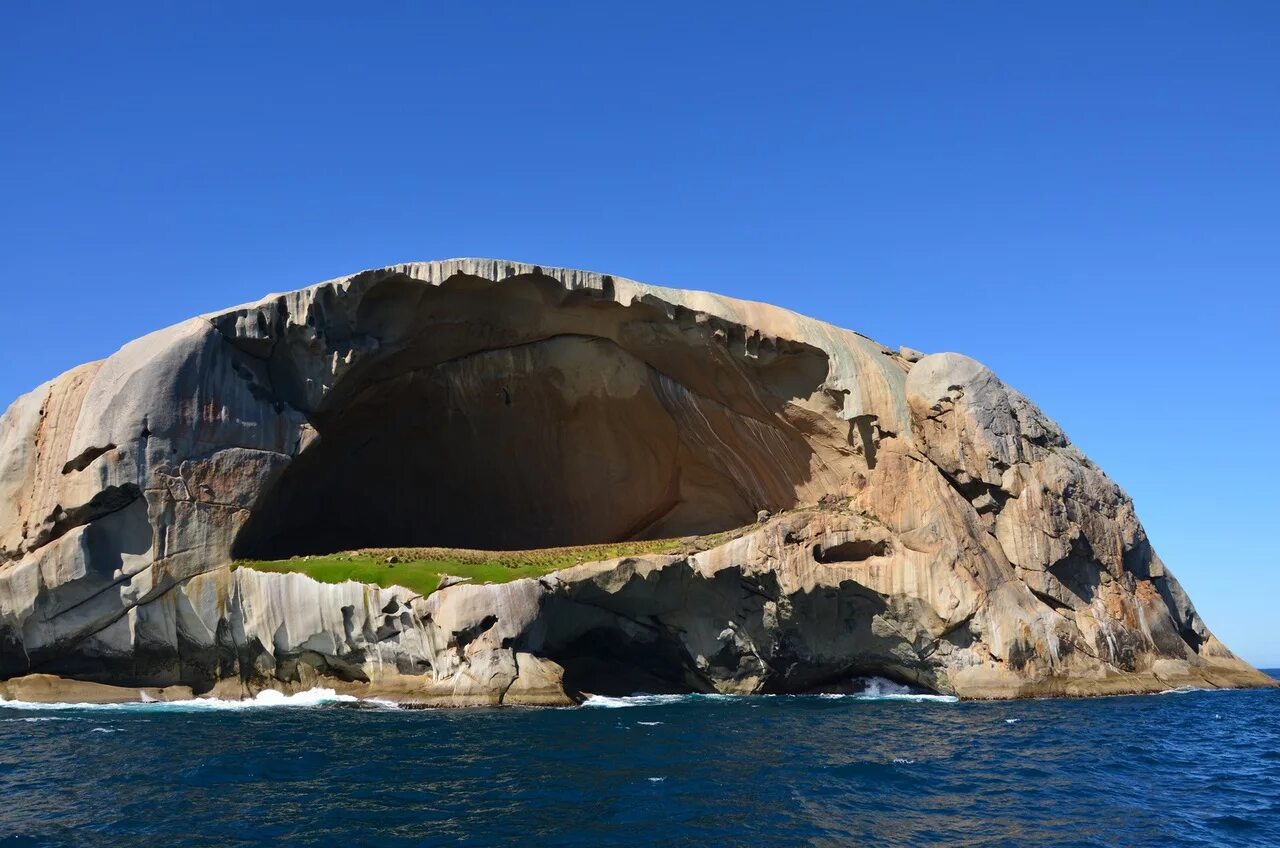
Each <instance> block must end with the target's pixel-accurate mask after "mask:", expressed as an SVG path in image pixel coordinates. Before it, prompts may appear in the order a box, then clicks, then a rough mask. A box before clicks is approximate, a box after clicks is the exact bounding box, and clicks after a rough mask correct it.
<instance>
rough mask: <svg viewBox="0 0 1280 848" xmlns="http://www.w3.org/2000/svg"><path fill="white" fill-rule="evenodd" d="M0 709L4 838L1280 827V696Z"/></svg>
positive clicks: (1118, 833) (1058, 832)
mask: <svg viewBox="0 0 1280 848" xmlns="http://www.w3.org/2000/svg"><path fill="white" fill-rule="evenodd" d="M3 707H4V708H0V798H2V799H3V804H0V845H76V846H80V845H142V844H149V845H237V844H243V845H256V844H290V845H340V846H341V845H347V846H353V845H378V846H399V845H476V846H481V845H485V846H487V845H502V844H522V845H698V846H708V845H831V846H835V845H840V846H845V845H876V846H884V845H1107V846H1110V845H1129V846H1147V845H1149V846H1169V845H1187V846H1197V845H1206V846H1207V845H1213V846H1233V848H1234V846H1242V845H1263V846H1265V845H1277V846H1280V691H1254V692H1185V693H1171V694H1165V695H1153V696H1145V697H1128V698H1102V699H1094V700H1080V701H1024V702H1015V703H997V704H978V703H954V702H947V701H944V700H937V699H907V698H894V697H890V698H882V699H858V698H853V697H844V698H833V697H825V698H824V697H774V698H718V697H699V696H685V697H662V696H655V697H649V698H637V699H628V700H617V699H601V700H598V701H596V702H594V703H593V704H592V705H590V706H588V707H584V708H580V709H565V710H549V709H546V710H534V709H495V710H471V711H408V710H394V709H386V708H378V707H376V705H375V706H368V705H361V704H353V703H350V702H335V701H326V700H323V699H319V698H316V697H310V698H306V697H303V698H295V699H291V700H283V701H280V700H277V701H274V702H268V703H263V704H257V705H253V706H249V707H237V708H226V707H224V708H210V707H208V706H204V707H195V706H181V705H180V706H176V707H175V706H171V705H139V706H129V707H117V708H110V707H100V708H82V707H81V708H77V707H67V708H63V709H47V708H42V709H32V708H27V707H20V706H15V705H13V704H7V705H3Z"/></svg>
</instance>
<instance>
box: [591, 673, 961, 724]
mask: <svg viewBox="0 0 1280 848" xmlns="http://www.w3.org/2000/svg"><path fill="white" fill-rule="evenodd" d="M776 697H781V698H787V697H792V698H808V697H816V698H820V699H824V700H826V699H830V700H837V699H847V700H851V701H924V702H933V703H939V704H953V703H955V702H956V701H958V700H960V699H959V698H957V697H955V696H954V695H928V694H922V693H917V692H912V691H911V689H910V688H909V687H907V686H903V685H902V684H900V683H894V682H893V681H892V680H888V679H886V678H883V677H869V678H866V679H865V680H864V681H863V689H862V691H860V692H853V693H843V694H842V693H838V692H824V693H821V694H819V695H704V694H693V695H627V696H625V697H609V696H606V695H592V696H591V697H589V698H587V700H585V701H583V703H582V706H584V707H603V708H607V709H616V708H619V707H651V706H660V705H663V704H683V703H694V702H697V701H733V700H743V701H745V700H748V699H757V698H776ZM641 723H642V724H643V722H641Z"/></svg>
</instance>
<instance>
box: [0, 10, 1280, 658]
mask: <svg viewBox="0 0 1280 848" xmlns="http://www.w3.org/2000/svg"><path fill="white" fill-rule="evenodd" d="M183 5H188V4H168V3H165V4H155V5H151V6H148V5H143V4H133V3H121V4H101V3H98V4H83V5H74V4H57V3H49V4H20V5H15V6H14V7H12V8H10V9H8V10H7V12H6V15H5V17H6V21H5V26H4V27H3V28H0V94H3V101H4V104H5V106H4V116H3V119H2V121H3V123H2V124H0V126H2V127H3V131H2V132H0V180H2V184H3V191H0V227H2V228H3V230H2V231H3V233H4V234H5V238H4V248H3V250H0V280H2V281H3V282H0V286H3V289H2V293H3V299H2V301H0V303H3V310H2V312H0V314H3V315H4V316H5V318H6V319H7V320H5V321H4V328H5V339H4V345H3V351H4V355H3V356H2V357H0V406H3V405H5V404H7V403H8V402H9V401H10V400H12V399H13V398H14V397H16V396H17V395H18V394H20V393H22V392H24V391H26V390H28V389H30V388H32V387H33V386H34V385H36V384H37V383H39V382H41V381H43V380H45V379H48V378H50V377H52V376H54V375H55V374H57V373H59V372H60V371H62V370H64V369H66V368H68V367H70V366H73V365H75V364H78V363H79V362H82V361H85V360H88V359H95V358H99V357H102V356H105V355H107V354H109V353H111V352H112V351H113V350H115V349H116V348H118V347H119V346H120V345H121V344H123V343H124V342H126V341H128V340H129V339H131V338H134V337H136V336H138V335H141V334H142V333H144V332H147V331H149V330H151V329H155V328H157V327H160V326H163V325H166V324H170V323H173V322H175V321H178V320H181V319H183V318H185V317H188V316H190V315H192V314H194V313H197V312H200V311H205V310H210V309H215V308H218V307H222V306H227V305H230V304H233V303H238V302H241V301H244V300H247V299H250V298H255V297H257V296H259V295H261V294H264V293H266V292H268V291H276V290H280V289H287V288H294V287H298V286H301V285H303V284H306V283H309V282H314V281H317V280H320V279H325V278H328V277H333V276H337V275H339V274H343V273H348V272H352V271H355V270H359V269H361V268H365V267H370V266H379V265H385V264H390V263H394V262H401V261H409V260H419V259H434V258H443V257H450V256H466V255H479V256H498V257H503V258H511V259H520V260H526V261H530V262H537V263H542V264H549V265H565V266H573V267H582V268H589V269H593V270H598V271H605V272H609V273H614V274H618V275H622V276H628V277H633V278H636V279H641V280H645V281H649V282H655V283H662V284H666V285H673V286H680V287H690V288H703V289H711V290H714V291H719V292H723V293H725V294H730V295H735V296H738V297H745V298H751V299H757V300H765V301H770V302H773V303H778V304H781V305H784V306H788V307H791V308H793V309H796V310H799V311H801V312H805V313H809V314H812V315H815V316H818V317H821V318H824V319H826V320H829V321H832V322H834V323H837V324H841V325H844V326H848V327H852V328H854V329H857V330H859V331H861V332H863V333H866V334H868V335H870V336H872V337H873V338H876V339H878V340H880V341H882V342H884V343H886V344H890V345H898V344H906V345H909V346H912V347H916V348H920V349H922V350H926V351H941V350H957V351H962V352H964V353H967V354H969V355H972V356H974V357H975V358H978V359H980V360H982V361H983V362H985V363H987V364H988V365H990V366H991V367H992V368H993V369H995V371H996V372H997V373H998V374H1000V375H1001V376H1002V377H1003V378H1004V379H1005V380H1006V381H1008V382H1009V383H1011V384H1012V385H1014V386H1017V387H1018V388H1019V389H1021V390H1023V391H1024V392H1025V393H1027V394H1028V395H1029V396H1030V397H1031V398H1033V399H1034V400H1035V401H1037V402H1038V403H1039V404H1040V405H1041V406H1042V407H1043V408H1044V409H1045V411H1046V412H1048V413H1049V414H1050V415H1051V416H1053V417H1054V418H1056V419H1057V420H1058V421H1059V422H1060V423H1062V425H1063V426H1064V428H1065V429H1066V431H1067V433H1068V434H1069V435H1070V436H1071V437H1072V439H1073V440H1074V441H1075V442H1076V443H1077V444H1079V445H1080V446H1081V447H1082V448H1083V449H1084V450H1085V451H1086V452H1087V453H1089V454H1090V455H1091V456H1092V457H1093V458H1094V459H1095V460H1097V461H1098V463H1099V464H1100V465H1101V466H1102V467H1103V468H1105V469H1106V470H1107V471H1108V473H1109V474H1110V475H1111V476H1112V477H1113V478H1114V479H1116V480H1117V481H1119V482H1120V483H1121V485H1123V486H1124V487H1125V488H1126V489H1127V490H1128V492H1129V493H1130V494H1131V495H1132V496H1133V498H1134V499H1135V501H1136V503H1137V506H1138V512H1139V515H1140V517H1141V518H1142V519H1143V520H1144V522H1145V524H1146V527H1147V529H1148V532H1149V533H1150V535H1151V537H1152V539H1153V540H1154V542H1155V545H1156V548H1157V550H1158V551H1159V552H1160V554H1161V555H1162V557H1163V558H1164V559H1165V561H1166V562H1167V563H1168V564H1169V566H1170V567H1171V568H1172V569H1173V570H1174V571H1175V573H1176V574H1177V575H1178V576H1179V578H1180V579H1181V580H1182V582H1183V583H1184V585H1185V586H1186V587H1187V588H1188V590H1189V592H1190V594H1191V596H1192V598H1193V599H1194V601H1195V602H1196V604H1197V606H1198V608H1199V609H1200V611H1201V613H1202V614H1203V616H1204V618H1205V619H1206V620H1207V621H1208V623H1209V626H1210V627H1211V628H1213V629H1214V630H1215V631H1216V632H1217V633H1218V634H1219V635H1220V636H1221V637H1222V638H1223V639H1224V640H1225V641H1226V642H1227V644H1228V645H1230V646H1231V647H1233V648H1234V649H1236V650H1237V651H1238V652H1240V653H1241V654H1243V655H1244V656H1245V657H1246V658H1248V659H1250V660H1252V661H1253V662H1255V663H1258V664H1262V665H1270V666H1280V635H1278V630H1277V625H1276V621H1275V619H1276V604H1277V603H1278V602H1280V569H1278V568H1277V565H1278V564H1280V556H1278V555H1277V542H1276V538H1275V537H1276V534H1277V528H1278V526H1280V521H1277V516H1276V513H1277V504H1278V502H1280V498H1277V495H1276V481H1277V480H1278V479H1280V474H1278V472H1280V468H1278V462H1277V458H1276V450H1275V446H1274V441H1275V437H1274V433H1275V429H1276V422H1277V421H1280V408H1278V407H1280V400H1278V398H1280V377H1278V376H1277V366H1276V364H1275V363H1276V359H1275V356H1276V354H1275V346H1276V341H1277V339H1278V338H1280V332H1278V330H1280V294H1277V292H1276V289H1277V286H1278V285H1280V50H1277V49H1276V39H1277V34H1278V33H1280V4H1275V3H1270V2H1252V3H1251V2H1232V3H1207V2H1206V3H1187V2H1176V3H1130V4H1126V3H1111V2H1108V3H1088V2H1076V3H1062V4H1052V3H1028V4H1013V3H999V4H990V3H982V2H967V3H963V4H961V3H941V2H939V3H884V4H879V6H878V7H874V8H873V7H871V6H870V5H861V4H853V3H848V4H830V5H806V4H793V5H792V6H787V7H784V6H780V5H778V4H759V5H754V4H749V3H734V4H724V5H702V4H664V3H644V4H639V3H634V4H626V5H623V4H602V3H580V4H574V3H549V4H532V3H518V4H511V5H501V4H496V3H491V4H426V3H422V4H396V3H387V4H363V5H364V6H365V7H366V9H365V10H363V11H361V12H360V13H358V14H357V13H354V12H352V11H350V9H348V10H343V9H342V7H341V6H338V5H333V6H326V5H325V4H318V3H308V4H298V5H294V6H289V5H287V4H240V5H236V4H224V3H219V4H199V6H200V8H198V9H195V10H186V11H176V10H177V9H178V7H179V6H183ZM191 5H195V4H191ZM348 5H350V4H348ZM690 6H695V7H696V8H689V7H690ZM350 8H354V6H350ZM784 8H785V9H786V10H787V11H786V14H783V9H784ZM369 9H372V10H371V11H370V10H369Z"/></svg>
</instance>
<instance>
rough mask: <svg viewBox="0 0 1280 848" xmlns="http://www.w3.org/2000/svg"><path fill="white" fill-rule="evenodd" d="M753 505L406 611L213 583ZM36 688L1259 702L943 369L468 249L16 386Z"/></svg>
mask: <svg viewBox="0 0 1280 848" xmlns="http://www.w3.org/2000/svg"><path fill="white" fill-rule="evenodd" d="M762 514H767V516H772V517H766V518H765V520H763V521H762V522H760V523H759V524H758V526H756V527H754V528H751V529H749V530H747V531H745V532H744V533H743V534H741V535H740V536H739V537H738V538H736V539H734V540H733V541H731V542H728V543H726V544H723V545H720V546H718V547H713V548H711V549H709V550H705V551H702V552H699V553H695V554H690V555H680V556H643V557H636V558H631V559H625V560H621V561H612V562H604V563H590V564H586V565H582V566H579V567H576V568H572V569H567V570H565V571H562V572H559V573H557V574H555V575H552V576H549V577H546V578H543V579H540V580H518V581H515V582H513V583H509V584H503V585H472V584H469V583H457V584H454V585H448V586H445V587H444V588H442V589H440V590H439V591H437V592H435V593H433V594H432V595H430V596H429V597H426V598H423V597H421V596H417V595H415V594H414V593H412V592H409V591H408V590H405V589H400V588H391V589H381V588H378V587H376V586H364V585H359V584H355V583H347V584H342V585H325V584H319V583H316V582H314V581H312V580H310V579H308V578H306V577H303V576H301V575H296V574H266V573H259V572H254V571H251V570H248V569H237V570H234V571H232V570H231V569H230V568H229V567H228V565H229V563H230V562H231V560H232V558H233V555H237V554H243V553H252V554H255V555H258V554H261V555H268V554H288V553H304V552H312V551H320V550H324V549H325V548H329V549H338V548H346V547H356V546H359V545H361V544H425V543H428V542H432V543H448V544H459V545H468V546H471V547H501V546H519V547H534V546H538V545H543V544H567V543H575V542H589V541H605V540H613V539H623V538H654V537H661V536H682V535H688V534H699V533H708V532H711V531H714V530H721V529H726V528H728V527H732V526H740V525H748V524H752V523H755V522H756V521H757V516H762ZM304 548H305V549H307V550H304ZM31 674H52V675H62V676H63V677H65V678H70V679H74V680H78V681H95V682H98V683H111V684H118V685H122V686H125V687H129V688H130V690H131V691H136V689H137V687H142V686H150V687H164V686H186V687H191V688H192V689H194V690H195V691H196V692H197V693H212V694H222V695H228V694H230V695H237V694H251V693H252V692H254V691H256V690H258V689H260V688H263V687H270V688H277V689H281V690H294V689H298V688H305V687H308V686H311V685H325V686H333V687H334V688H338V689H339V690H340V691H347V692H353V693H357V694H361V693H362V694H379V695H382V696H386V697H393V698H396V699H398V700H403V701H406V702H410V703H419V704H431V705H456V706H466V705H478V704H495V703H508V704H510V703H520V704H558V703H571V702H573V701H574V700H575V699H577V698H578V697H580V696H581V693H583V692H612V691H617V692H623V691H630V690H632V689H647V690H654V689H660V688H669V689H672V690H691V691H721V692H742V693H750V692H781V691H814V690H821V689H823V688H827V687H833V686H839V685H841V684H842V682H843V681H846V680H847V679H848V678H849V677H851V676H854V675H861V674H881V675H887V676H890V677H893V678H895V679H898V680H901V681H904V682H912V683H915V684H917V685H920V686H922V687H926V688H928V689H931V690H934V691H938V692H947V693H955V694H958V695H961V696H963V697H973V698H988V697H990V698H1005V697H1022V696H1031V695H1057V694H1065V695H1091V694H1108V693H1119V692H1145V691H1157V690H1161V689H1167V688H1171V687H1175V686H1182V685H1195V686H1207V687H1234V686H1261V685H1270V683H1271V681H1270V680H1269V678H1267V677H1265V676H1264V675H1262V674H1261V673H1259V672H1257V671H1255V670H1254V669H1252V668H1251V667H1249V666H1248V665H1247V664H1246V663H1244V662H1242V661H1241V660H1239V659H1238V658H1236V657H1235V656H1234V655H1232V654H1231V652H1230V651H1228V650H1227V648H1226V647H1225V646H1223V645H1222V644H1221V643H1220V642H1219V641H1218V640H1217V639H1216V638H1215V637H1214V636H1213V634H1212V633H1211V632H1210V631H1209V630H1208V629H1207V628H1206V627H1205V625H1204V623H1203V622H1202V621H1201V620H1200V618H1199V617H1198V616H1197V615H1196V613H1195V610H1194V608H1193V607H1192V605H1191V603H1190V601H1189V600H1188V599H1187V597H1186V595H1185V594H1184V593H1183V591H1182V589H1181V588H1180V587H1179V585H1178V583H1177V581H1176V580H1174V578H1173V576H1172V575H1171V574H1169V573H1168V571H1167V570H1166V569H1165V567H1164V566H1163V564H1162V563H1161V562H1160V560H1159V558H1158V557H1157V556H1156V555H1155V553H1154V551H1153V550H1152V547H1151V545H1150V543H1149V542H1148V540H1147V538H1146V535H1145V533H1144V532H1143V530H1142V527H1141V525H1140V524H1139V523H1138V520H1137V518H1136V516H1135V514H1134V510H1133V504H1132V502H1131V501H1130V500H1129V499H1128V497H1127V496H1126V495H1125V494H1124V493H1123V492H1122V491H1121V490H1120V489H1119V487H1117V486H1116V485H1115V483H1114V482H1112V481H1111V480H1110V479H1109V478H1107V477H1106V475H1105V474H1103V473H1102V471H1101V470H1099V469H1098V468H1097V467H1096V466H1094V465H1093V464H1092V463H1091V462H1090V461H1089V460H1088V459H1087V458H1086V457H1085V456H1083V455H1082V454H1081V453H1080V452H1079V451H1078V450H1077V449H1076V448H1075V447H1074V446H1072V445H1071V444H1070V442H1069V441H1068V440H1067V438H1066V436H1065V435H1064V434H1063V433H1062V431H1061V430H1060V429H1059V428H1058V427H1057V425H1055V424H1054V423H1053V422H1052V421H1050V420H1049V419H1047V418H1046V417H1045V416H1044V415H1043V413H1041V412H1040V411H1039V410H1038V409H1037V408H1036V407H1035V406H1034V405H1033V404H1031V402H1030V401H1028V400H1027V399H1026V398H1025V397H1023V396H1022V395H1021V394H1019V393H1018V392H1016V391H1015V390H1013V389H1011V388H1009V387H1007V386H1005V385H1004V384H1003V383H1002V382H1001V381H1000V380H999V379H998V378H997V377H996V376H995V375H994V374H993V373H992V372H991V371H990V370H988V369H986V368H985V367H983V366H982V365H980V364H978V363H976V362H974V361H973V360H970V359H968V358H966V357H963V356H960V355H958V354H952V353H942V354H933V355H925V354H922V353H919V352H918V351H914V350H910V349H908V348H902V349H900V350H899V351H898V352H894V351H891V350H889V349H888V348H885V347H883V346H881V345H879V344H876V343H875V342H873V341H871V340H869V339H867V338H865V337H863V336H860V335H858V334H856V333H852V332H850V331H847V330H842V329H839V328H837V327H833V326H831V325H829V324H825V323H822V322H820V321H816V320H814V319H811V318H806V317H803V316H800V315H796V314H794V313H791V312H788V311H785V310H782V309H778V308H775V307H772V306H767V305H764V304H757V303H747V302H743V301H737V300H732V299H729V298H724V297H719V296H716V295H712V294H706V293H702V292H688V291H677V290H672V289H664V288H659V287H655V286H649V285H645V284H641V283H636V282H633V281H629V280H624V279H621V278H616V277H609V276H602V275H597V274H591V273H587V272H581V271H571V270H563V269H547V268H536V267H533V266H528V265H520V264H518V263H510V262H500V261H491V260H475V259H461V260H450V261H446V262H433V263H423V264H414V265H401V266H394V267H391V268H386V269H382V270H378V271H368V272H363V273H361V274H356V275H354V276H352V277H345V278H342V279H338V280H333V281H329V282H326V283H321V284H319V285H315V286H311V287H309V288H306V289H302V290H300V291H295V292H290V293H287V294H280V295H272V296H270V297H267V298H264V299H263V300H261V301H259V302H257V303H254V304H249V305H245V306H241V307H236V308H233V309H229V310H225V311H223V312H219V313H215V314H210V315H206V316H201V317H199V318H193V319H191V320H189V321H186V322H184V323H181V324H178V325H175V326H173V327H170V328H167V329H165V330H160V331H158V332H156V333H152V334H150V335H148V336H145V337H143V338H141V339H138V340H137V341H135V342H132V343H130V344H129V345H126V346H125V347H124V348H123V349H121V350H120V351H119V352H117V353H116V354H114V355H113V356H111V357H109V358H108V359H106V360H103V361H101V362H96V363H90V364H87V365H84V366H81V367H79V368H77V369H74V370H72V371H70V372H68V373H66V374H64V375H62V376H61V377H58V378H57V379H55V380H53V381H51V382H49V383H46V384H45V385H43V386H40V387H39V388H37V389H36V390H35V391H33V392H32V393H30V394H28V395H25V396H23V397H21V398H19V399H18V400H17V401H16V402H15V403H14V404H13V405H12V406H11V407H10V408H9V410H8V411H7V412H6V413H5V414H4V416H3V417H0V677H4V678H18V677H22V676H25V675H31ZM26 679H27V680H31V678H26ZM14 685H16V684H9V687H10V688H9V689H7V690H0V694H3V693H4V692H13V691H19V690H15V689H13V688H12V687H13V686H14ZM45 689H47V690H48V691H49V692H51V693H52V692H53V691H54V689H53V688H50V687H48V686H46V687H45ZM20 691H22V692H24V693H27V694H31V693H36V694H38V692H39V691H40V687H39V686H36V685H35V684H31V683H24V684H22V688H21V690H20ZM6 697H9V696H8V695H6Z"/></svg>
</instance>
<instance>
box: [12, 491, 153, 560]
mask: <svg viewBox="0 0 1280 848" xmlns="http://www.w3.org/2000/svg"><path fill="white" fill-rule="evenodd" d="M142 496H143V495H142V489H141V488H139V487H138V485H137V484H135V483H124V484H123V485H120V486H107V487H105V488H103V489H102V490H100V491H99V492H98V493H97V494H95V495H94V496H93V497H92V498H90V499H89V500H88V502H86V503H83V504H80V505H79V506H73V507H70V508H69V509H67V508H63V507H62V506H61V505H59V506H55V507H54V508H53V509H52V510H51V511H50V512H49V515H48V516H46V517H45V520H44V522H43V523H42V524H41V525H40V529H39V530H38V531H37V532H36V535H35V536H34V537H33V538H32V539H31V543H30V544H29V545H27V546H26V547H25V552H26V553H30V552H31V551H34V550H38V549H40V548H42V547H44V546H45V545H47V544H49V543H50V542H53V541H56V540H57V539H59V538H61V537H62V536H64V535H66V534H67V533H68V532H70V531H72V530H74V529H75V528H77V527H82V526H84V525H85V524H89V523H90V522H92V521H97V520H98V519H100V518H104V517H106V516H108V515H110V514H111V513H113V512H119V511H120V510H122V509H125V508H127V507H128V506H129V505H130V504H132V503H133V502H134V501H136V500H138V499H139V498H141V497H142Z"/></svg>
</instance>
